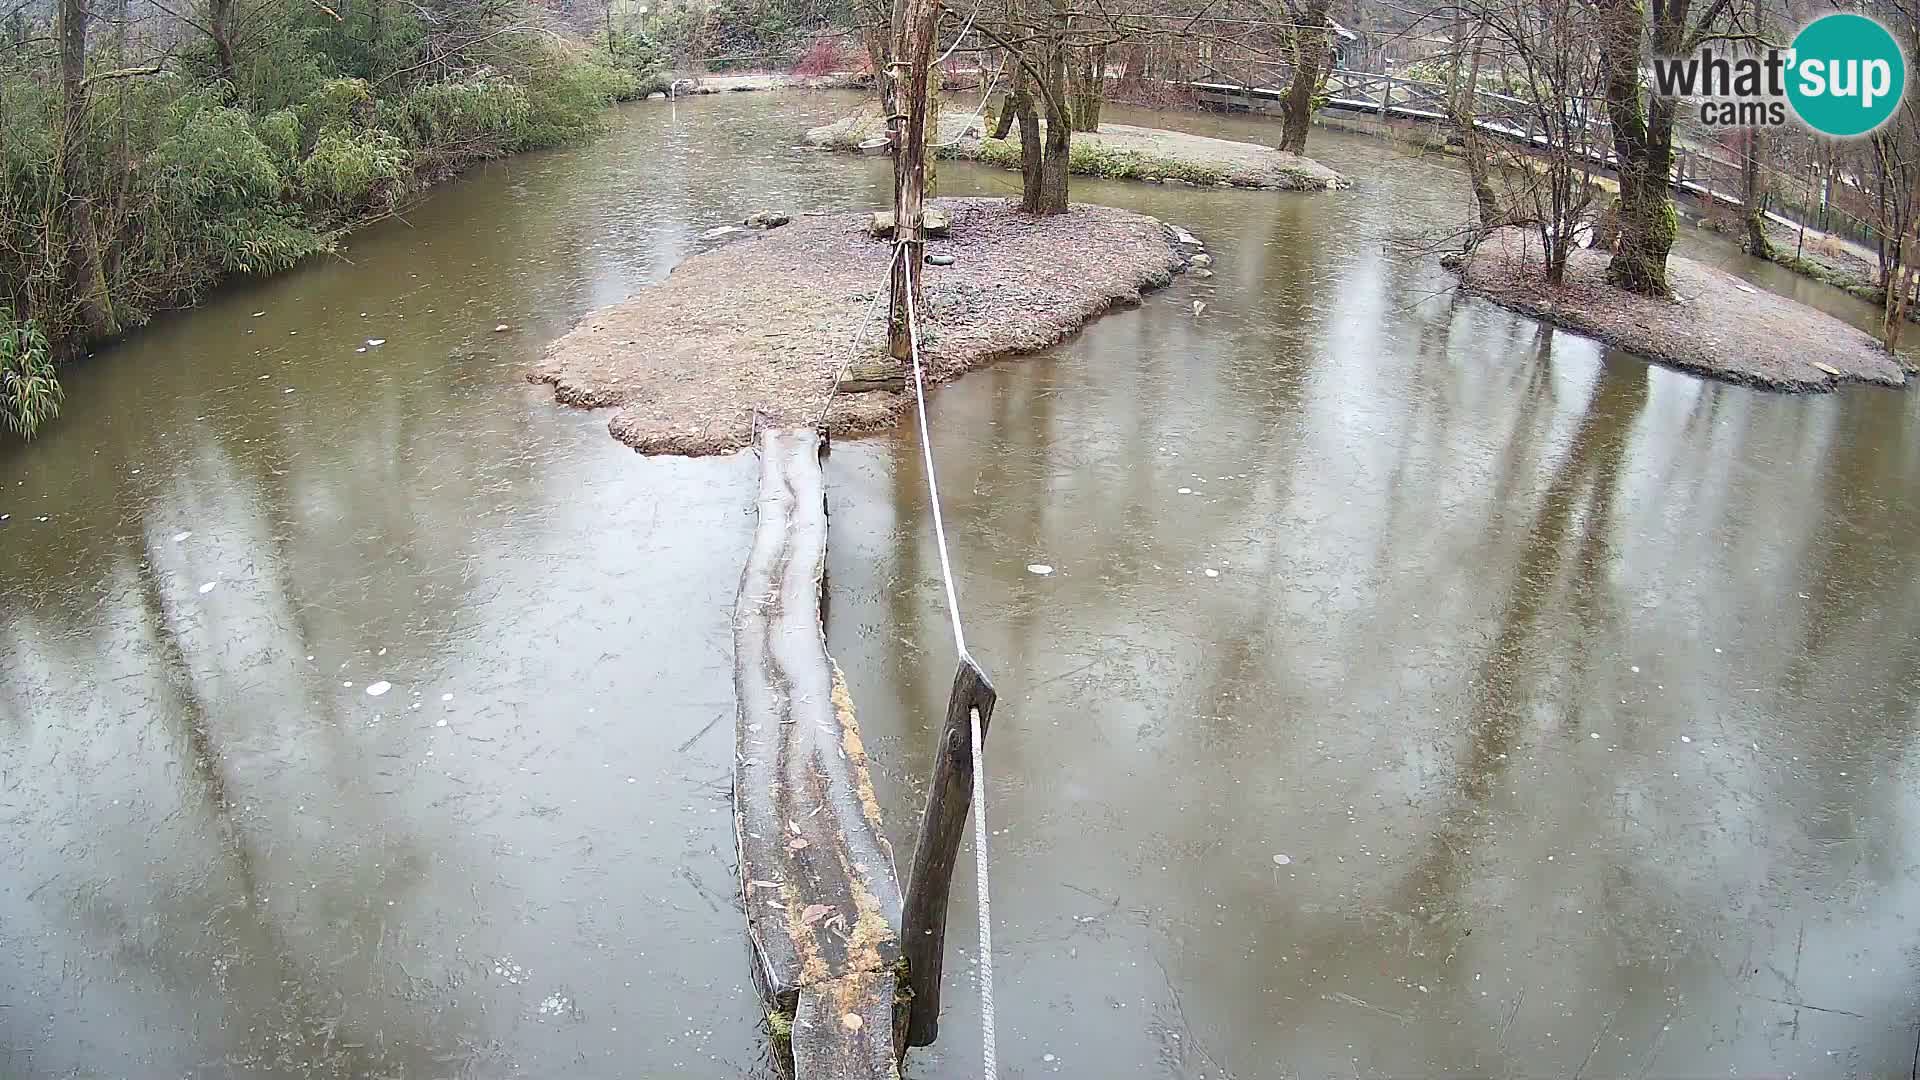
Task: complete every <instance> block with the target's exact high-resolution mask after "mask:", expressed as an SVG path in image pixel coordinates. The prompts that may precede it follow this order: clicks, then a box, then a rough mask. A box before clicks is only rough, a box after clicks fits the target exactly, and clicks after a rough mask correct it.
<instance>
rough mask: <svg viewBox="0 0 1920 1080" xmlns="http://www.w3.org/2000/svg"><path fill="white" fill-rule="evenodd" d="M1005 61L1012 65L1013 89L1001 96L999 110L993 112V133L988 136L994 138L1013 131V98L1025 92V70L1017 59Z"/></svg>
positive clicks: (1014, 114)
mask: <svg viewBox="0 0 1920 1080" xmlns="http://www.w3.org/2000/svg"><path fill="white" fill-rule="evenodd" d="M1007 62H1008V63H1010V64H1012V65H1013V89H1012V90H1009V91H1007V92H1006V93H1005V94H1003V95H1002V96H1001V98H1000V106H999V110H998V111H997V112H995V113H994V114H993V134H992V135H991V136H989V137H990V138H995V139H1004V138H1006V137H1007V136H1008V135H1009V134H1010V133H1011V132H1012V131H1013V122H1014V121H1015V120H1016V119H1018V114H1017V112H1016V110H1015V108H1014V100H1015V99H1016V98H1018V97H1019V96H1020V95H1021V94H1024V93H1026V86H1027V70H1026V69H1025V68H1023V67H1021V66H1020V64H1019V61H1018V60H1015V59H1009V60H1008V61H1007Z"/></svg>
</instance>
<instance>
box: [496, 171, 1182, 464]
mask: <svg viewBox="0 0 1920 1080" xmlns="http://www.w3.org/2000/svg"><path fill="white" fill-rule="evenodd" d="M934 205H937V206H940V207H941V208H943V209H945V210H947V211H948V213H949V214H951V215H952V221H953V235H952V237H951V238H950V239H944V240H930V241H928V243H927V250H928V252H929V253H930V254H948V255H952V256H954V258H955V262H954V264H953V265H952V266H927V267H925V271H926V272H925V275H924V278H923V281H924V282H925V293H926V298H927V310H926V311H925V312H923V315H924V317H925V322H924V323H923V324H922V325H923V331H924V336H923V338H922V345H923V349H924V352H925V355H926V359H927V362H928V366H929V368H930V369H931V370H930V377H931V379H932V380H933V381H934V382H944V381H946V380H948V379H951V378H954V377H955V376H958V375H960V374H961V373H962V372H965V371H967V370H968V369H970V368H974V367H978V366H980V365H982V364H985V363H987V362H989V361H991V360H993V359H995V358H997V357H1001V356H1005V355H1009V354H1013V353H1024V352H1032V351H1035V350H1038V349H1043V348H1045V347H1047V346H1048V345H1051V344H1053V343H1055V342H1057V341H1059V340H1060V339H1061V338H1064V337H1066V336H1067V335H1068V334H1070V333H1072V332H1073V331H1074V330H1075V329H1077V328H1078V327H1079V326H1081V325H1082V324H1083V323H1085V322H1087V321H1088V320H1089V319H1091V318H1093V317H1094V316H1095V315H1098V314H1099V313H1100V312H1102V311H1105V310H1106V309H1108V308H1109V307H1112V306H1114V305H1116V304H1129V303H1137V302H1138V301H1139V299H1140V293H1141V292H1142V290H1144V289H1147V288H1153V287H1158V286H1161V285H1165V284H1167V283H1168V282H1169V281H1170V280H1172V275H1173V273H1174V271H1175V270H1177V269H1178V268H1179V267H1180V266H1181V265H1182V263H1183V261H1184V259H1183V256H1182V255H1181V254H1180V252H1179V250H1178V248H1177V247H1176V245H1175V243H1174V240H1173V238H1172V235H1171V233H1170V231H1169V229H1168V228H1167V226H1165V225H1163V224H1161V223H1160V222H1159V221H1156V220H1154V219H1153V218H1150V217H1146V216H1143V215H1140V214H1134V213H1129V212H1127V211H1124V210H1114V209H1111V208H1108V207H1101V206H1075V207H1074V208H1073V210H1072V211H1071V212H1070V213H1067V214H1063V215H1060V216H1057V217H1051V218H1033V217H1028V216H1026V215H1024V214H1021V213H1019V212H1018V211H1017V210H1015V209H1014V208H1013V207H1012V206H1010V205H1009V204H1007V203H1005V202H1003V201H1001V200H999V199H940V200H936V201H935V203H934ZM867 218H868V215H867V214H865V213H839V214H831V215H821V216H812V217H803V218H799V219H797V220H795V221H794V222H793V224H791V225H788V226H785V227H784V228H778V229H774V230H772V231H770V232H767V233H765V234H757V235H754V236H753V237H752V238H750V239H747V240H743V241H740V242H738V243H734V244H730V245H728V246H725V247H721V248H719V249H717V250H713V251H709V252H706V253H704V254H700V255H695V256H694V257H692V258H690V259H688V260H687V261H686V262H684V263H681V264H680V265H679V266H678V267H676V268H675V269H674V271H673V273H672V274H670V275H669V276H668V277H667V280H666V281H664V282H662V283H661V284H659V285H654V286H650V287H648V288H646V289H643V290H641V291H640V292H638V293H635V294H634V295H633V296H631V297H629V298H628V299H626V300H625V301H622V302H621V303H619V304H615V305H614V306H612V307H609V308H605V309H602V310H600V311H597V312H595V313H593V314H592V315H589V316H588V317H587V318H586V319H585V321H583V322H582V323H581V324H580V325H579V326H578V327H576V328H574V329H573V330H572V331H571V332H569V333H568V334H566V335H565V336H564V337H562V338H560V339H559V340H558V341H556V342H554V344H553V345H552V346H551V347H550V348H549V350H548V353H547V356H546V359H545V360H544V361H543V362H542V363H541V365H540V366H539V367H538V368H537V369H535V370H534V371H533V372H531V373H530V375H529V378H531V379H533V380H534V381H536V382H545V383H551V384H552V385H553V387H554V396H555V397H557V398H558V399H559V400H560V401H562V402H564V403H566V404H569V405H575V406H579V407H581V408H602V407H611V408H613V409H615V410H616V411H615V413H614V415H613V418H612V420H611V421H610V422H609V424H608V427H609V429H610V430H611V431H612V432H613V434H614V437H615V438H618V439H620V440H621V441H622V442H625V443H628V444H629V445H631V446H633V447H634V448H635V449H637V450H640V451H641V452H643V453H649V454H689V455H702V454H718V453H726V452H728V451H732V450H738V449H740V448H741V447H744V446H746V445H748V443H749V441H750V440H751V437H752V417H753V412H754V410H756V409H757V410H759V411H760V412H761V413H762V414H763V417H762V418H763V422H768V423H775V424H793V425H804V426H811V425H812V424H814V422H815V421H816V420H818V419H819V416H820V412H821V408H822V407H823V406H824V405H825V404H826V402H827V399H828V397H829V394H830V392H831V391H832V389H833V387H834V385H835V383H836V382H837V376H838V374H839V372H840V370H841V367H842V365H843V364H844V363H845V362H846V361H847V360H848V358H849V356H850V349H851V346H852V344H853V340H854V335H855V333H856V331H857V329H858V328H859V326H860V322H861V319H862V318H863V316H864V315H865V314H866V313H867V311H868V310H869V307H870V306H871V305H870V302H871V301H872V300H873V299H874V297H875V296H876V294H884V292H885V290H886V278H885V271H886V269H887V260H888V256H889V254H890V253H891V251H892V248H891V245H889V244H888V243H886V242H885V241H881V240H876V239H873V238H872V237H871V236H869V235H868V233H867V228H866V225H867ZM884 303H885V301H884V299H883V300H882V301H881V303H880V306H879V307H877V308H875V311H876V314H875V317H874V319H873V322H872V324H871V325H870V326H869V328H868V331H867V336H866V340H865V343H864V346H863V348H862V350H861V353H862V355H863V356H865V357H879V356H881V355H882V354H883V353H884V352H885V339H886V331H885V325H884V323H885V316H886V312H885V310H884ZM911 400H912V397H911V394H901V393H893V392H888V391H871V392H867V393H858V394H841V395H839V396H838V397H837V398H835V399H834V402H833V408H832V411H831V413H830V415H829V426H830V428H831V429H832V431H833V432H834V433H836V434H847V433H855V432H862V431H871V430H874V429H876V428H881V427H885V426H888V425H890V424H892V423H893V421H894V418H895V417H896V416H898V415H899V414H900V412H901V411H902V410H904V409H905V408H906V407H907V404H908V402H909V401H911Z"/></svg>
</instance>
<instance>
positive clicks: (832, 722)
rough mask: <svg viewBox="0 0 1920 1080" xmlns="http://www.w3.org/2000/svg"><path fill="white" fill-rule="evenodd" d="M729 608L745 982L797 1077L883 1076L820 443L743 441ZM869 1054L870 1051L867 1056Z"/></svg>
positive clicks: (891, 960)
mask: <svg viewBox="0 0 1920 1080" xmlns="http://www.w3.org/2000/svg"><path fill="white" fill-rule="evenodd" d="M756 446H757V449H758V451H759V454H760V493H759V499H758V510H759V521H758V524H757V525H756V527H755V530H754V538H753V547H752V549H751V551H750V552H749V553H748V556H747V566H746V570H745V572H744V573H743V574H742V575H741V578H740V593H739V598H738V601H737V606H736V608H735V612H734V646H735V660H734V665H735V666H734V686H735V690H736V693H737V696H738V699H739V712H738V716H737V719H736V728H735V736H734V773H733V792H734V828H735V831H736V836H737V838H738V841H739V850H740V887H741V894H742V897H743V900H744V902H745V907H746V914H747V933H748V937H749V939H750V940H751V942H752V946H753V964H754V981H755V983H756V984H757V985H758V986H759V988H760V991H761V994H762V995H763V997H764V998H765V1000H766V1004H767V1009H768V1015H769V1026H770V1027H771V1028H772V1030H773V1032H774V1034H775V1039H776V1043H777V1044H784V1045H777V1046H776V1049H777V1050H778V1051H779V1054H780V1057H781V1058H782V1059H783V1061H784V1062H785V1063H786V1064H787V1065H788V1066H789V1067H791V1068H792V1070H793V1072H794V1075H796V1076H797V1077H799V1078H800V1080H827V1078H840V1077H846V1078H854V1077H858V1078H889V1080H890V1078H894V1077H897V1076H898V1075H899V1072H898V1064H897V1063H898V1060H899V1054H900V1052H901V1051H902V1050H903V1049H904V1047H903V1046H901V1044H900V1040H899V1039H898V1038H896V1036H895V1028H896V1025H897V1023H898V1022H899V1021H896V1019H895V1018H896V1016H898V1017H899V1020H900V1021H903V1020H904V1010H896V1008H895V1000H894V999H895V996H896V987H895V978H896V977H895V965H896V964H898V962H899V960H900V935H899V926H900V906H901V905H900V885H899V880H898V877H897V876H896V872H895V869H894V864H893V849H892V848H891V847H890V846H888V844H887V841H886V838H885V835H884V833H883V832H882V831H881V827H880V807H879V803H878V802H877V801H876V800H875V798H874V794H873V783H872V780H871V779H870V777H869V775H868V771H867V756H866V750H865V748H864V747H863V745H862V744H861V741H860V727H859V724H858V722H857V721H856V720H855V718H854V713H853V702H852V699H851V697H850V696H849V695H848V693H847V687H846V681H845V680H844V679H843V678H842V677H841V674H840V670H839V668H838V667H837V666H836V665H835V664H834V662H833V659H832V658H831V657H830V656H828V655H827V645H826V634H825V631H824V628H823V626H822V624H821V612H822V594H821V588H822V583H823V582H824V580H825V574H826V551H827V508H826V484H825V480H824V476H823V472H822V468H821V457H822V454H823V453H824V444H823V442H822V440H821V438H820V436H819V434H818V433H817V432H814V431H811V430H799V429H769V430H763V431H761V432H760V433H759V437H758V439H757V441H756ZM883 1051H884V1052H883Z"/></svg>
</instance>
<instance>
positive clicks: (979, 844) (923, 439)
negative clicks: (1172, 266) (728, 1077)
mask: <svg viewBox="0 0 1920 1080" xmlns="http://www.w3.org/2000/svg"><path fill="white" fill-rule="evenodd" d="M905 249H906V244H905V243H904V242H901V241H896V242H895V245H894V258H895V259H898V258H901V253H902V252H903V251H904V250H905ZM888 268H889V270H891V268H892V264H891V263H889V266H888ZM914 269H916V270H917V268H914ZM909 276H910V278H911V277H912V276H914V275H912V274H910V275H909ZM911 284H912V282H911V280H910V281H909V288H908V289H907V290H906V292H907V344H908V352H909V354H910V355H911V357H912V359H913V396H914V400H915V402H916V404H917V405H918V406H919V409H918V413H919V417H920V454H921V460H922V461H924V462H925V464H926V469H927V498H928V500H929V501H930V502H931V503H932V504H933V536H934V540H935V541H936V542H938V544H939V546H940V578H941V581H943V582H944V583H945V585H946V589H947V614H948V616H950V617H951V618H952V620H953V647H954V650H955V651H956V652H958V653H959V654H960V659H961V660H962V661H963V662H966V663H972V661H973V658H972V657H970V656H969V655H968V654H967V632H966V630H965V629H964V628H963V627H962V626H961V625H960V600H959V597H958V594H957V593H956V592H955V590H954V587H953V561H952V560H951V559H950V558H949V557H948V556H947V526H946V522H945V521H944V520H943V519H942V518H941V515H940V485H939V482H938V481H937V480H936V479H935V478H934V468H933V440H932V439H931V438H930V437H928V434H927V380H926V373H925V370H924V367H923V365H922V364H921V362H920V312H919V309H918V307H917V305H915V303H914V299H913V292H914V290H913V289H912V288H911ZM967 715H968V722H969V727H970V729H971V730H970V732H969V734H970V735H971V737H972V748H973V864H974V881H975V888H976V892H977V899H978V908H977V910H978V914H979V921H980V1050H981V1055H982V1058H983V1075H984V1076H986V1078H987V1080H995V1078H996V1077H997V1076H999V1073H1000V1069H999V1064H998V1054H997V1052H996V1050H995V1047H994V1030H993V908H992V904H991V901H990V899H989V898H988V895H987V863H988V857H987V856H988V852H987V755H986V752H985V749H986V748H985V745H984V743H985V739H984V737H983V735H982V733H981V731H980V710H979V709H977V708H969V709H968V710H967Z"/></svg>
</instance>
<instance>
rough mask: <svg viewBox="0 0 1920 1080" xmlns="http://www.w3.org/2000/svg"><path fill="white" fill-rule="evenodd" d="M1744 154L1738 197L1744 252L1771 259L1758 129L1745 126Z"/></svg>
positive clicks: (1765, 188) (1771, 248) (1771, 247)
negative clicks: (1744, 212) (1743, 220)
mask: <svg viewBox="0 0 1920 1080" xmlns="http://www.w3.org/2000/svg"><path fill="white" fill-rule="evenodd" d="M1746 142H1747V145H1746V151H1747V153H1746V157H1745V159H1744V160H1742V161H1741V162H1740V198H1741V200H1742V201H1743V202H1744V203H1745V204H1746V208H1747V236H1746V244H1745V247H1746V249H1747V254H1749V255H1755V256H1758V257H1759V258H1762V259H1772V258H1773V241H1771V240H1769V239H1767V175H1766V173H1765V172H1763V171H1762V170H1761V168H1760V152H1761V145H1760V129H1759V128H1748V129H1747V140H1746Z"/></svg>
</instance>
